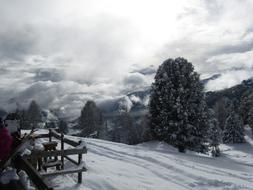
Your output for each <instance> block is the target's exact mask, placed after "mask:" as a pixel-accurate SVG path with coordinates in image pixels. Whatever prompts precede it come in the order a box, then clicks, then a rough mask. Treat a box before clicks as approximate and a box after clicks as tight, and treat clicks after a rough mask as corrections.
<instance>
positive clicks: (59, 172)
mask: <svg viewBox="0 0 253 190" xmlns="http://www.w3.org/2000/svg"><path fill="white" fill-rule="evenodd" d="M85 171H87V169H86V168H85V167H82V168H77V169H70V170H57V171H55V172H44V173H40V175H41V176H43V177H50V176H56V175H65V174H72V173H80V172H85Z"/></svg>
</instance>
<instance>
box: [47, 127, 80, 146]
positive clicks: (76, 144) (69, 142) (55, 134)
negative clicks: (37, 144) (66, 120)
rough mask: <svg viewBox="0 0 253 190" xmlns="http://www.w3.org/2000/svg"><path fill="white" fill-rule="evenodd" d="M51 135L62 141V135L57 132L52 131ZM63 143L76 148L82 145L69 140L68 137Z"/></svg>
mask: <svg viewBox="0 0 253 190" xmlns="http://www.w3.org/2000/svg"><path fill="white" fill-rule="evenodd" d="M51 135H52V136H53V137H54V138H56V139H58V140H61V135H60V134H59V133H57V132H56V131H54V130H52V131H51ZM63 141H64V142H65V143H67V144H69V145H71V146H74V147H76V146H78V145H79V144H80V141H79V142H76V141H73V140H70V139H68V138H66V137H64V138H63Z"/></svg>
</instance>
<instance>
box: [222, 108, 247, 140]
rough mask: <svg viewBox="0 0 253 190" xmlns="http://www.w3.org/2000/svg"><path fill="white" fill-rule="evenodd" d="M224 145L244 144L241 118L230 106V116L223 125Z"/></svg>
mask: <svg viewBox="0 0 253 190" xmlns="http://www.w3.org/2000/svg"><path fill="white" fill-rule="evenodd" d="M223 142H224V143H244V142H245V139H244V128H243V122H242V119H241V117H240V116H239V115H238V114H237V113H235V111H234V106H233V105H232V106H231V109H230V115H229V116H228V118H227V120H226V123H225V130H224V135H223Z"/></svg>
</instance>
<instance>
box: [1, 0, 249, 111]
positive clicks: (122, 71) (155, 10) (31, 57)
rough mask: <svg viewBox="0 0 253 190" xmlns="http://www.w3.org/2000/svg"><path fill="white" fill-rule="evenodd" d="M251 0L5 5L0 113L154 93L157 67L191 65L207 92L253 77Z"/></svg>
mask: <svg viewBox="0 0 253 190" xmlns="http://www.w3.org/2000/svg"><path fill="white" fill-rule="evenodd" d="M252 9H253V2H252V1H251V0H243V1H241V0H233V1H231V0H224V1H218V0H214V1H208V0H188V1H184V0H177V1H165V0H149V1H145V0H129V1H125V0H106V1H105V0H104V1H99V0H75V1H71V0H55V1H51V0H43V1H36V2H35V1H32V0H23V1H18V0H12V1H6V0H0V24H1V27H0V89H1V90H0V107H2V108H4V109H6V110H12V109H15V108H16V107H17V106H20V107H23V106H26V105H27V104H28V103H29V102H30V101H31V100H32V99H34V100H36V101H37V102H38V103H39V104H40V105H41V106H42V107H43V108H61V109H62V110H64V111H65V112H66V114H70V115H71V114H72V115H74V114H77V113H79V112H80V108H81V107H82V106H83V105H84V103H85V101H86V100H88V99H93V100H95V101H97V102H102V101H103V100H110V99H115V98H117V97H120V96H122V95H125V94H128V93H130V92H133V91H138V90H142V89H144V88H147V87H149V86H150V84H151V83H152V81H153V77H154V74H155V71H156V69H157V67H158V66H159V64H161V63H162V61H164V60H165V59H167V58H175V57H179V56H180V57H185V58H186V59H188V60H189V61H191V62H192V63H193V64H194V66H195V68H196V70H197V71H198V72H199V73H200V74H201V78H202V79H205V78H209V77H211V76H213V75H215V74H216V75H217V74H219V77H217V78H215V79H214V80H209V81H208V82H207V83H206V90H220V89H223V88H228V87H231V86H233V85H236V84H238V83H240V82H241V81H242V80H245V79H248V78H250V77H252V76H253V61H252V60H253V59H252V58H253V49H252V45H253V24H252V17H253V12H252Z"/></svg>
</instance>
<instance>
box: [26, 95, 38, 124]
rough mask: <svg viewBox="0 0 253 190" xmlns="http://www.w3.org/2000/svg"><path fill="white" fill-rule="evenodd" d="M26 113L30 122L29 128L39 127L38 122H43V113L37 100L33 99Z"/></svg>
mask: <svg viewBox="0 0 253 190" xmlns="http://www.w3.org/2000/svg"><path fill="white" fill-rule="evenodd" d="M25 115H26V119H27V123H28V124H29V127H28V128H36V127H38V123H39V122H41V120H42V115H41V108H40V106H39V105H38V104H37V102H36V101H35V100H32V101H31V103H30V105H29V107H28V110H27V111H26V113H25Z"/></svg>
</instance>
